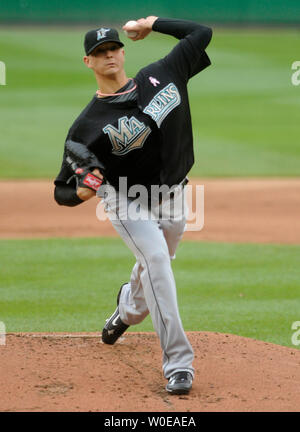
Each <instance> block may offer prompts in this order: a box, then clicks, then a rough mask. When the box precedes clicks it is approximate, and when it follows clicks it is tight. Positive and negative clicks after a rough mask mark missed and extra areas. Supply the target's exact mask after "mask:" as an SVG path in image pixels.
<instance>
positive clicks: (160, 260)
mask: <svg viewBox="0 0 300 432" xmlns="http://www.w3.org/2000/svg"><path fill="white" fill-rule="evenodd" d="M144 260H145V261H146V264H148V265H151V266H158V267H159V266H161V265H164V264H165V262H166V261H167V262H168V261H170V255H169V252H168V250H157V251H151V252H148V253H147V254H145V256H144Z"/></svg>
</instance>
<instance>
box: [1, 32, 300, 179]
mask: <svg viewBox="0 0 300 432" xmlns="http://www.w3.org/2000/svg"><path fill="white" fill-rule="evenodd" d="M86 30H87V28H86V27H78V28H76V29H74V28H73V29H61V28H52V29H51V28H46V27H45V28H42V27H41V28H34V29H33V28H28V27H27V28H26V27H24V28H22V27H13V28H6V29H1V30H0V60H2V61H4V62H5V63H6V68H7V85H6V86H0V119H1V120H0V122H1V147H0V160H1V170H0V178H53V177H55V176H56V174H57V172H58V170H59V167H60V163H61V156H62V150H63V143H64V140H65V136H66V134H67V131H68V129H69V127H70V125H71V123H72V122H73V120H74V119H75V118H76V116H77V115H78V114H79V113H80V111H81V110H82V109H83V108H84V106H85V105H86V104H87V103H88V101H89V100H90V99H91V97H92V95H93V94H94V91H95V90H96V83H95V80H94V77H93V74H92V72H91V71H90V70H88V69H87V68H86V67H85V65H84V64H83V62H82V56H83V49H82V39H83V35H84V33H85V31H86ZM121 38H122V39H123V41H124V42H125V44H126V46H125V49H126V62H127V63H126V71H127V74H128V75H129V76H134V75H135V74H136V72H137V71H138V70H139V69H140V68H141V67H143V66H145V65H146V64H148V63H150V62H152V61H155V60H157V59H159V58H161V57H162V56H163V55H165V54H166V53H167V52H168V51H169V50H170V49H171V48H172V46H174V44H175V43H176V39H175V38H172V37H170V36H165V35H160V34H158V33H154V32H153V33H152V34H151V35H150V36H149V37H148V38H146V39H145V40H144V41H139V42H137V43H134V42H132V41H129V40H128V39H126V38H125V37H124V36H123V34H122V33H121ZM299 42H300V34H299V32H297V31H296V30H292V29H290V30H275V29H273V30H253V29H252V30H251V29H248V30H247V29H244V30H242V29H239V30H238V29H235V30H221V29H219V28H215V29H214V36H213V40H212V42H211V44H210V46H209V48H208V50H207V52H208V54H209V56H210V58H211V60H212V64H213V65H212V66H211V67H209V68H208V69H206V70H205V71H203V72H202V73H201V74H199V75H198V76H196V77H194V78H193V79H192V80H191V81H190V84H189V89H190V101H191V108H192V118H193V126H194V138H195V153H196V163H195V165H194V167H193V169H192V172H191V175H197V176H220V177H222V176H298V175H299V174H300V151H299V108H300V97H299V96H300V87H294V86H292V84H291V73H292V71H291V65H292V62H294V61H295V60H299V58H298V57H299Z"/></svg>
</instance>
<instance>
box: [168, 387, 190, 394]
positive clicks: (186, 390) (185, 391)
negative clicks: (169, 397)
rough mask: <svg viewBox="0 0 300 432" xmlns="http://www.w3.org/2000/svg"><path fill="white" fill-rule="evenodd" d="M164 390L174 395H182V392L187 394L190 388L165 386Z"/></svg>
mask: <svg viewBox="0 0 300 432" xmlns="http://www.w3.org/2000/svg"><path fill="white" fill-rule="evenodd" d="M166 390H167V392H168V393H170V394H174V395H183V394H189V392H190V390H191V388H177V389H168V388H167V387H166Z"/></svg>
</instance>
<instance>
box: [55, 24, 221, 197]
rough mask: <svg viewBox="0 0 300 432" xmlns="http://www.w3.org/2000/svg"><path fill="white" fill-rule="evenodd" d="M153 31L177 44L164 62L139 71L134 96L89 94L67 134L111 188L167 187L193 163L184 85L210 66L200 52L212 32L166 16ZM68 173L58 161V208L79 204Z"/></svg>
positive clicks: (200, 26)
mask: <svg viewBox="0 0 300 432" xmlns="http://www.w3.org/2000/svg"><path fill="white" fill-rule="evenodd" d="M153 30H154V31H158V32H161V33H165V34H170V35H173V36H175V37H177V38H178V39H181V40H180V42H179V43H178V44H177V45H176V46H175V47H174V48H173V50H172V51H171V52H170V53H169V54H168V55H167V56H165V57H164V58H163V59H160V60H158V61H157V62H154V63H151V64H150V65H148V66H146V67H145V68H143V69H141V70H140V71H139V72H138V74H137V75H136V77H135V78H134V82H135V83H136V84H137V89H136V95H135V94H133V95H131V97H129V98H122V97H120V99H118V97H111V98H98V97H97V96H94V97H93V98H92V100H91V101H90V103H89V104H88V105H87V107H86V108H85V109H84V110H83V111H82V113H81V114H80V115H79V117H78V118H77V119H76V120H75V122H74V123H73V125H72V126H71V128H70V130H69V133H68V136H67V139H72V140H73V141H78V142H81V143H83V144H85V145H86V146H87V147H88V148H89V149H90V150H91V151H92V152H93V153H94V154H95V155H96V156H97V157H98V159H99V160H100V161H101V162H102V163H103V164H104V165H105V167H106V176H107V180H108V181H109V183H111V184H112V185H114V186H115V187H116V188H118V183H119V178H120V177H127V182H128V186H131V185H133V184H142V185H145V186H146V187H148V186H150V185H151V184H158V185H160V184H167V185H168V186H172V185H174V184H177V183H179V182H180V181H181V180H183V178H184V177H185V176H186V175H187V173H188V171H189V170H190V169H191V167H192V165H193V163H194V154H193V137H192V125H191V116H190V108H189V102H188V94H187V82H188V80H189V79H190V78H191V77H192V76H194V75H195V74H197V73H199V72H200V71H201V70H203V69H204V68H206V67H207V66H209V65H210V60H209V58H208V56H207V54H206V52H205V48H206V46H207V45H208V43H209V41H210V39H211V34H212V32H211V29H210V28H208V27H205V26H202V25H199V24H197V23H193V22H190V21H184V20H174V19H167V18H158V19H157V20H156V21H155V22H154V24H153ZM128 85H130V83H129V84H128ZM120 90H122V89H120ZM118 92H120V91H119V90H118ZM128 94H129V95H130V94H131V93H128ZM71 175H72V172H71V170H70V169H69V167H68V166H67V164H66V163H65V160H64V158H63V163H62V167H61V171H60V173H59V175H58V176H57V178H56V180H55V185H56V195H55V198H56V200H57V202H59V203H60V204H64V205H76V204H78V203H79V202H81V200H80V199H79V198H78V197H77V195H76V191H75V190H74V183H73V184H72V183H71V184H70V186H68V187H67V185H66V182H67V180H68V178H69V177H71ZM71 187H72V188H73V190H72V191H71V190H70V189H69V190H68V188H71Z"/></svg>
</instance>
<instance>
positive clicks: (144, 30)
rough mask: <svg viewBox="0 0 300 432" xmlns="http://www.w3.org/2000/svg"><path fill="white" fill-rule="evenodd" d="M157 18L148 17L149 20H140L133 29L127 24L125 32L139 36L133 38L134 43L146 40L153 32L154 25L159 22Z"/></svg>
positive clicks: (124, 28) (124, 27)
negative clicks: (135, 33)
mask: <svg viewBox="0 0 300 432" xmlns="http://www.w3.org/2000/svg"><path fill="white" fill-rule="evenodd" d="M157 18H158V17H157V16H148V17H147V18H140V19H138V20H137V24H136V25H135V26H132V27H128V28H127V27H126V24H125V25H124V26H123V27H122V29H123V30H127V31H132V32H137V36H135V37H131V38H130V39H131V40H133V41H137V40H141V39H145V37H146V36H148V34H149V33H151V31H152V26H153V23H154V22H155V21H156V20H157Z"/></svg>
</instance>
